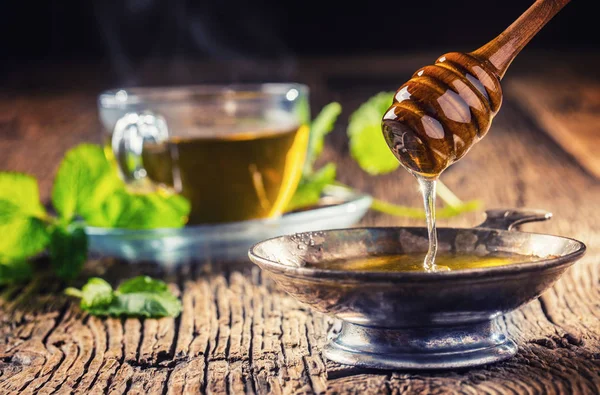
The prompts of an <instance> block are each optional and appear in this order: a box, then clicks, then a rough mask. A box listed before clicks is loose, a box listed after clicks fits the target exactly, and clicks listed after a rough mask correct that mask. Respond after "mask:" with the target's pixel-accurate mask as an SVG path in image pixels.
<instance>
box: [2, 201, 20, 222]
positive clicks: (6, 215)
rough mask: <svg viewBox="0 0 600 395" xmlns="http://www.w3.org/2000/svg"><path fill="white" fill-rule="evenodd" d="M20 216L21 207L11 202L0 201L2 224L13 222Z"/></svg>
mask: <svg viewBox="0 0 600 395" xmlns="http://www.w3.org/2000/svg"><path fill="white" fill-rule="evenodd" d="M19 216H20V212H19V206H17V205H16V204H15V203H13V202H11V201H9V200H4V199H0V224H7V223H9V222H12V221H13V220H15V219H16V218H19Z"/></svg>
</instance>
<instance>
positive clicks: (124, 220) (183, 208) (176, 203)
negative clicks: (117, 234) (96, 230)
mask: <svg viewBox="0 0 600 395" xmlns="http://www.w3.org/2000/svg"><path fill="white" fill-rule="evenodd" d="M190 209H191V205H190V202H189V201H188V200H187V199H186V198H184V197H183V196H180V195H176V194H169V193H163V192H161V191H159V192H153V193H148V194H134V193H129V192H127V191H125V190H124V189H123V190H118V191H116V192H114V193H113V194H112V195H111V196H109V197H108V198H107V199H106V201H105V202H104V203H103V204H102V206H101V207H100V208H99V209H98V210H96V212H95V213H94V214H93V215H90V216H89V217H88V218H87V219H86V223H87V224H88V225H90V226H98V227H110V228H125V229H154V228H178V227H181V226H183V225H185V223H186V222H187V220H188V215H189V213H190Z"/></svg>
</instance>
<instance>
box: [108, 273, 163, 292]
mask: <svg viewBox="0 0 600 395" xmlns="http://www.w3.org/2000/svg"><path fill="white" fill-rule="evenodd" d="M165 291H168V287H167V284H166V283H165V282H164V281H161V280H155V279H153V278H151V277H148V276H138V277H134V278H132V279H129V280H127V281H124V282H123V283H121V285H119V288H117V293H121V294H128V293H134V292H165Z"/></svg>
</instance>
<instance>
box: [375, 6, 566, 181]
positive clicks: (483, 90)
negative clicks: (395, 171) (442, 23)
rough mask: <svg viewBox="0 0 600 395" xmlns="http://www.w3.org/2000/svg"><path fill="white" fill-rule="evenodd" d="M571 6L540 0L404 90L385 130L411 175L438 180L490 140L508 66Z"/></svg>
mask: <svg viewBox="0 0 600 395" xmlns="http://www.w3.org/2000/svg"><path fill="white" fill-rule="evenodd" d="M569 1H570V0H537V1H536V2H535V3H534V4H533V5H532V6H531V7H530V8H529V9H528V10H527V11H525V13H523V15H521V16H520V17H519V19H517V20H516V21H515V22H514V23H513V24H512V25H510V26H509V27H508V28H507V29H506V30H505V31H504V32H502V33H501V34H500V35H499V36H498V37H496V38H495V39H493V40H492V41H490V42H489V43H487V44H485V45H484V46H482V47H481V48H479V49H477V50H476V51H473V52H470V53H458V52H451V53H448V54H445V55H443V56H441V57H440V58H438V60H437V61H436V63H435V64H433V65H429V66H425V67H423V68H421V69H419V70H418V71H417V72H416V73H415V74H413V76H412V78H411V79H410V80H409V81H408V82H406V83H405V84H404V85H402V86H401V87H400V88H399V89H398V91H397V92H396V95H395V96H394V101H393V104H392V106H391V107H390V108H389V110H388V111H386V113H385V115H384V116H383V120H382V130H383V134H384V137H385V140H386V142H387V144H388V146H389V147H390V149H391V150H392V152H393V153H394V155H395V156H396V157H397V158H398V160H399V161H400V163H401V164H402V165H403V166H404V167H405V168H406V169H408V171H410V172H411V173H413V174H414V175H417V176H420V177H423V178H427V179H436V178H437V177H438V176H439V175H440V174H441V173H442V172H443V171H444V170H445V169H446V168H447V167H448V166H450V165H451V164H452V163H454V162H456V161H457V160H459V159H460V158H462V157H463V156H464V155H465V154H466V153H467V151H468V150H469V149H470V148H471V147H472V146H473V145H474V144H475V143H477V142H478V141H479V140H480V139H481V138H482V137H483V136H485V134H486V133H487V131H488V130H489V128H490V125H491V123H492V119H493V118H494V116H495V115H496V113H497V112H498V110H499V109H500V105H501V104H502V89H501V87H500V80H501V79H502V77H503V76H504V73H505V72H506V70H507V69H508V66H509V65H510V64H511V62H512V61H513V59H514V58H515V57H516V56H517V54H518V53H519V52H520V51H521V50H522V49H523V47H524V46H525V45H526V44H527V43H528V42H529V41H530V40H531V39H532V38H533V37H534V36H535V35H536V34H537V32H539V31H540V30H541V28H542V27H543V26H544V25H545V24H546V23H547V22H548V21H549V20H550V19H552V17H553V16H554V15H556V13H558V11H560V10H561V9H562V8H563V7H564V6H565V5H566V4H567V3H569Z"/></svg>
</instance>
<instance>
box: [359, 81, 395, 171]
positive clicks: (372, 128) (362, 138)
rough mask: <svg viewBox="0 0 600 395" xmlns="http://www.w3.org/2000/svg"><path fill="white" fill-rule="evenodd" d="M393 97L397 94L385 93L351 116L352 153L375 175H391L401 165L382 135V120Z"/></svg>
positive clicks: (375, 97) (371, 99) (372, 99)
mask: <svg viewBox="0 0 600 395" xmlns="http://www.w3.org/2000/svg"><path fill="white" fill-rule="evenodd" d="M393 97H394V93H393V92H381V93H379V94H377V95H375V96H373V97H371V98H370V99H369V100H367V101H366V102H365V103H363V104H362V105H361V106H360V107H359V108H358V109H357V110H356V111H354V112H353V113H352V115H350V121H349V123H348V137H349V139H350V154H351V155H352V157H353V158H354V159H355V160H356V161H357V162H358V164H359V165H360V167H361V168H362V169H363V170H364V171H366V172H367V173H369V174H372V175H377V174H384V173H389V172H391V171H393V170H395V169H397V168H398V166H399V165H400V163H399V162H398V159H396V157H395V156H394V154H392V152H391V151H390V149H389V148H388V145H387V143H386V142H385V139H384V137H383V133H382V132H381V118H382V117H383V114H384V113H385V111H386V110H387V109H388V108H389V107H390V106H391V104H392V99H393Z"/></svg>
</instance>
